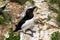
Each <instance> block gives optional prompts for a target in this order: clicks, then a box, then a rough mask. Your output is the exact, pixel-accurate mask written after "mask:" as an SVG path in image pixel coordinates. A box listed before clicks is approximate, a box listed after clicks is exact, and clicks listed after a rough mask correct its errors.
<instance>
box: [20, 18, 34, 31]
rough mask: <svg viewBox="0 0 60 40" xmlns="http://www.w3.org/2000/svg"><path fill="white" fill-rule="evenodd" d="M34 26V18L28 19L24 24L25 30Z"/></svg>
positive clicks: (23, 28)
mask: <svg viewBox="0 0 60 40" xmlns="http://www.w3.org/2000/svg"><path fill="white" fill-rule="evenodd" d="M33 26H34V18H32V19H30V20H27V21H26V22H25V23H24V24H23V25H22V27H21V28H22V30H23V31H25V30H26V29H28V28H30V29H31V28H32V27H33Z"/></svg>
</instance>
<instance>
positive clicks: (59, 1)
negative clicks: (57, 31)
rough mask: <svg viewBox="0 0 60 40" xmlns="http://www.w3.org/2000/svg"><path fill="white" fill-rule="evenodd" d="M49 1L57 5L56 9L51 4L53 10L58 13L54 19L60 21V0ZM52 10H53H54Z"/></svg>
mask: <svg viewBox="0 0 60 40" xmlns="http://www.w3.org/2000/svg"><path fill="white" fill-rule="evenodd" d="M49 3H50V4H51V5H54V4H55V5H57V6H58V7H57V8H58V9H56V8H55V6H53V8H54V10H55V11H57V13H58V16H57V18H56V20H57V21H58V22H60V0H49ZM54 10H53V11H54Z"/></svg>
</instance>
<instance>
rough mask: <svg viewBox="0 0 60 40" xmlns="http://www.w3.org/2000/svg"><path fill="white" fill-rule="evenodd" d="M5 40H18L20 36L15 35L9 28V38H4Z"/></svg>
mask: <svg viewBox="0 0 60 40" xmlns="http://www.w3.org/2000/svg"><path fill="white" fill-rule="evenodd" d="M6 40H20V34H19V35H15V33H14V32H13V29H12V28H10V32H9V38H6Z"/></svg>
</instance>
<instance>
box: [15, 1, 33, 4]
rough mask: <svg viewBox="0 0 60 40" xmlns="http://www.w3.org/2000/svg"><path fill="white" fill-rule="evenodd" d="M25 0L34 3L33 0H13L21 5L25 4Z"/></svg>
mask: <svg viewBox="0 0 60 40" xmlns="http://www.w3.org/2000/svg"><path fill="white" fill-rule="evenodd" d="M27 1H29V2H30V3H32V5H34V1H33V0H15V2H17V3H20V4H21V5H23V4H25V3H26V2H27Z"/></svg>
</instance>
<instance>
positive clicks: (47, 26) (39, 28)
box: [20, 0, 60, 40]
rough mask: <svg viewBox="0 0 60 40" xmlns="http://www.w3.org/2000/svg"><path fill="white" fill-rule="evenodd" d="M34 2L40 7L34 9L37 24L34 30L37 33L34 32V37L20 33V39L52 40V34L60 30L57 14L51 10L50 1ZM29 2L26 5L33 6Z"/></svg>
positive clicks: (38, 0)
mask: <svg viewBox="0 0 60 40" xmlns="http://www.w3.org/2000/svg"><path fill="white" fill-rule="evenodd" d="M34 2H35V6H37V7H38V8H37V9H36V10H35V11H34V18H35V23H36V24H35V25H34V28H33V30H34V31H36V33H34V34H33V35H34V37H31V36H29V35H27V34H24V33H20V37H21V38H20V40H51V38H50V37H51V34H52V33H53V32H55V31H59V30H60V29H58V28H59V26H58V24H57V22H56V17H57V14H56V13H55V12H53V11H51V10H49V6H48V3H47V2H44V0H34ZM28 3H29V2H26V4H25V6H26V7H29V6H31V5H28ZM28 26H29V25H28Z"/></svg>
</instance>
